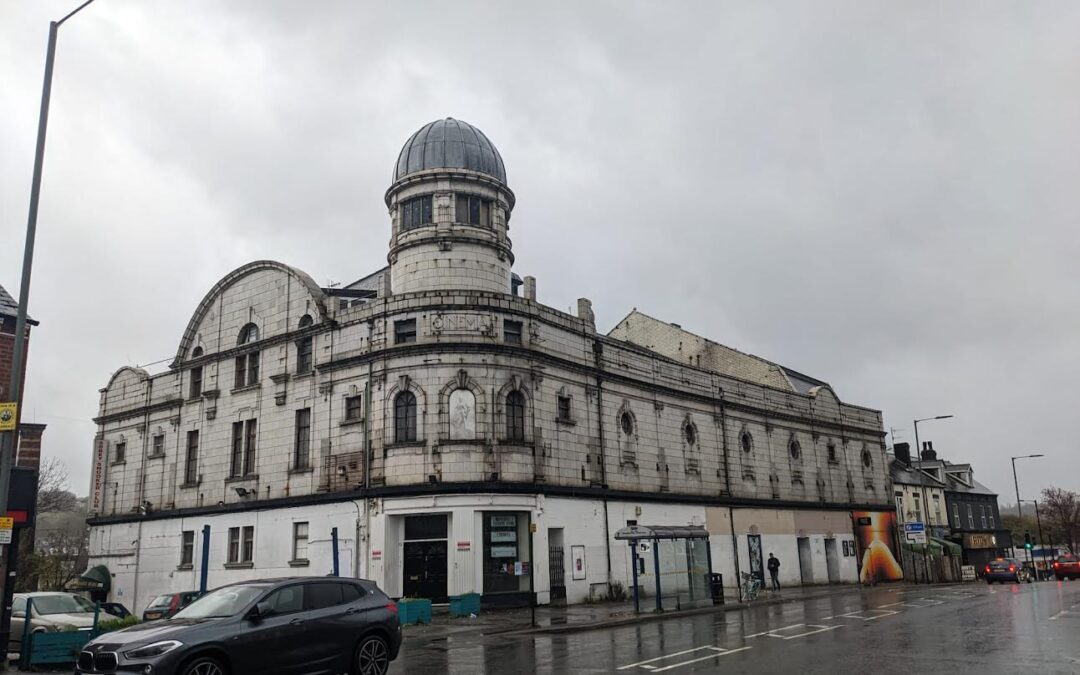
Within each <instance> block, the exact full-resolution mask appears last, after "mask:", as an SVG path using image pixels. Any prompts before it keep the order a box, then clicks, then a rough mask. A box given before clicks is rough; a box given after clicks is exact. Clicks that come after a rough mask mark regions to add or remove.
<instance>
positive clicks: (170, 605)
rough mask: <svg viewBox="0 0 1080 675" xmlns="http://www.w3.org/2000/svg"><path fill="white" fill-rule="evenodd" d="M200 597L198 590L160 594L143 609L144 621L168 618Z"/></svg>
mask: <svg viewBox="0 0 1080 675" xmlns="http://www.w3.org/2000/svg"><path fill="white" fill-rule="evenodd" d="M198 597H199V592H198V591H184V592H182V593H166V594H165V595H159V596H157V597H155V598H154V599H153V600H151V601H150V604H149V605H147V606H146V609H144V610H143V613H142V620H143V621H156V620H157V619H167V618H169V617H170V616H172V615H174V614H176V613H177V612H179V611H180V610H182V609H183V608H185V607H187V606H188V605H190V604H191V603H193V602H195V600H196V599H197V598H198Z"/></svg>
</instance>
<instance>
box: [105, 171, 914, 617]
mask: <svg viewBox="0 0 1080 675" xmlns="http://www.w3.org/2000/svg"><path fill="white" fill-rule="evenodd" d="M462 192H465V193H468V194H476V195H480V196H482V197H484V198H485V199H489V200H490V203H491V221H492V222H491V226H490V227H488V228H478V227H476V226H469V225H462V224H461V223H460V222H459V218H458V217H457V214H456V205H455V199H454V195H455V194H457V193H462ZM422 194H432V196H433V205H434V208H433V219H434V221H435V222H434V223H432V225H431V226H429V227H423V228H418V229H414V230H409V231H406V232H403V231H401V230H400V227H399V225H400V214H399V212H398V211H399V209H398V204H399V201H401V200H405V199H408V198H411V197H414V196H417V195H422ZM513 200H514V197H513V194H512V193H511V192H510V191H509V189H508V188H506V187H505V186H502V185H501V184H499V183H497V182H496V181H492V180H490V179H486V178H483V177H481V176H475V175H471V174H470V173H469V172H467V171H459V170H455V171H446V172H443V171H438V172H431V173H430V174H426V175H421V176H420V177H419V178H418V177H415V176H414V177H409V178H404V179H402V180H400V181H399V182H398V183H396V184H395V186H393V187H392V188H391V190H390V191H389V192H388V194H387V205H388V207H389V208H390V215H391V221H392V239H391V252H390V256H389V257H390V275H391V285H392V288H393V293H392V294H389V295H387V294H385V293H382V292H380V293H379V294H378V295H377V296H376V297H364V299H363V302H361V303H357V304H353V303H349V306H347V307H344V308H341V307H340V306H339V303H338V298H336V297H334V290H332V289H320V288H319V287H318V286H317V285H316V284H315V283H314V282H313V281H312V280H311V277H309V276H308V275H306V274H304V273H303V272H300V271H298V270H295V269H293V268H290V267H287V266H285V265H282V264H280V263H274V262H270V261H261V262H255V263H251V264H249V265H245V266H244V267H241V268H239V269H238V270H235V271H234V272H232V273H230V274H229V275H227V276H226V277H225V278H224V279H222V281H221V282H219V283H218V284H217V285H216V286H215V287H214V288H213V289H211V291H210V292H209V293H208V294H207V296H206V298H205V299H204V300H203V302H202V303H200V305H199V307H198V308H197V309H196V312H195V314H194V316H193V318H192V320H191V322H190V324H189V325H188V327H187V329H186V330H185V331H184V334H183V336H182V339H181V344H180V346H179V348H178V350H177V357H176V359H175V361H174V362H173V364H172V366H171V367H170V368H169V370H168V371H166V372H164V373H159V374H155V375H150V374H149V373H147V372H145V371H143V370H140V369H135V368H126V367H125V368H121V369H120V370H118V371H117V372H116V373H115V374H114V375H113V377H112V379H111V380H110V381H109V383H108V385H107V386H106V387H105V388H104V389H102V390H101V402H100V409H99V415H98V417H97V419H96V421H97V423H98V439H99V440H100V441H101V442H103V443H104V444H105V448H106V450H107V452H106V458H107V459H106V461H105V462H104V463H102V464H100V465H97V466H95V471H94V475H95V481H94V483H93V485H92V491H94V492H95V493H96V494H97V495H98V496H99V498H100V500H99V502H98V503H100V504H101V507H100V508H99V509H98V510H97V512H96V513H94V514H92V520H91V523H92V537H91V559H92V564H94V562H101V563H102V564H106V565H107V566H109V568H110V569H111V570H112V571H113V573H114V574H115V584H114V588H115V593H116V594H117V595H118V596H119V597H126V596H125V595H124V594H130V596H131V597H133V598H134V599H133V600H132V603H133V604H134V605H135V607H134V608H135V609H138V608H140V607H142V606H143V604H144V602H145V601H148V600H149V597H150V596H152V595H154V594H157V593H161V592H167V591H169V590H186V589H189V588H192V587H193V586H197V581H198V579H197V576H196V574H195V571H193V570H192V569H187V568H182V569H178V567H177V565H178V561H179V541H180V537H181V532H183V531H185V530H191V531H196V532H197V533H198V532H201V530H202V527H203V526H204V525H209V526H210V528H211V540H210V562H209V567H208V568H207V571H208V575H209V582H210V585H211V586H214V585H219V584H222V583H226V582H229V581H235V580H240V579H245V578H252V577H259V576H274V575H282V574H291V573H301V574H325V573H327V571H328V567H329V565H330V558H329V556H330V548H329V544H328V541H329V532H330V530H331V528H337V531H338V540H339V564H340V566H341V568H342V572H343V573H347V574H361V575H365V576H370V577H371V578H373V579H375V580H376V581H378V582H379V583H380V584H382V585H383V586H384V588H385V589H386V590H387V592H388V593H390V594H391V595H394V596H396V595H401V594H402V593H403V586H402V540H401V537H402V528H403V524H402V523H403V522H404V521H403V518H405V517H406V516H408V515H410V514H421V513H444V514H446V515H447V517H448V519H449V521H448V522H449V528H450V532H449V533H448V537H449V539H448V543H449V546H450V552H449V560H448V567H449V570H450V571H449V578H448V593H449V594H451V595H453V594H456V593H463V592H471V591H476V592H483V588H482V582H483V579H482V574H481V566H482V559H481V551H480V548H481V547H480V542H481V539H482V537H483V533H482V526H481V523H482V516H483V514H484V513H485V512H488V511H499V510H502V511H515V512H520V513H523V514H528V518H529V520H530V522H533V523H535V524H536V525H537V528H538V529H537V533H536V534H535V536H534V540H533V545H534V547H535V551H536V552H537V553H536V554H535V560H533V561H531V562H532V564H533V566H532V571H533V577H534V584H535V586H534V588H535V590H536V592H537V595H538V598H539V599H540V601H541V602H546V601H548V600H549V595H548V593H549V589H550V584H549V579H548V569H547V566H548V558H547V555H546V553H541V552H546V551H547V547H548V543H549V538H550V540H551V541H553V542H554V541H558V542H560V543H561V544H562V545H563V546H564V549H565V552H566V558H567V559H566V564H567V565H568V566H569V564H570V552H571V547H574V546H584V547H585V551H586V561H585V562H586V565H585V566H586V567H587V568H588V569H587V573H586V574H585V577H584V578H581V579H574V578H573V575H572V574H571V572H572V570H570V569H569V567H568V568H567V569H566V593H567V598H568V600H570V601H571V602H574V601H580V600H584V599H586V598H589V597H592V596H595V595H596V594H597V593H598V592H602V591H603V589H605V588H606V587H607V585H608V584H609V583H610V582H612V581H620V582H622V583H624V584H628V583H629V563H628V554H627V546H626V544H625V543H624V542H619V541H615V540H614V538H613V537H614V533H615V532H616V531H617V530H618V529H619V528H621V527H623V526H625V525H626V524H627V521H637V522H638V523H641V524H660V525H685V524H699V525H704V526H706V527H707V529H708V530H709V532H710V534H711V550H712V553H713V568H714V569H715V570H716V571H720V572H722V573H723V574H724V577H725V583H726V584H727V585H728V586H729V587H733V586H734V585H735V583H736V579H737V575H736V565H739V568H738V569H742V570H745V569H746V568H747V565H748V560H747V559H746V556H747V540H746V536H748V535H754V536H761V537H762V540H763V542H764V545H765V549H766V551H768V550H774V552H776V553H777V554H778V555H779V556H781V559H782V561H785V562H784V567H782V574H781V581H782V582H784V583H797V582H798V581H799V579H800V578H803V579H808V580H813V581H814V582H817V583H821V582H825V581H827V580H829V579H830V577H829V575H828V574H827V572H826V570H825V567H824V566H825V564H826V563H825V560H826V558H827V555H826V553H825V547H826V545H827V544H828V542H832V543H831V544H828V546H830V547H831V546H836V547H839V545H840V544H839V542H841V541H847V540H849V539H851V538H852V525H851V514H850V512H851V511H852V510H875V509H876V510H889V509H890V508H891V505H892V503H893V500H892V494H891V488H890V487H889V485H888V470H887V465H886V458H885V450H884V444H883V430H882V421H881V414H880V413H879V412H878V411H875V410H871V409H868V408H862V407H859V406H853V405H850V404H846V403H843V402H841V401H840V400H839V399H838V398H837V397H836V395H835V394H834V392H833V391H832V390H831V389H830V388H829V387H828V386H820V387H816V388H814V389H813V390H812V391H810V392H809V393H800V392H799V391H797V390H795V389H794V388H793V387H792V386H791V384H790V382H788V381H787V380H786V378H785V377H784V375H783V373H781V372H779V371H778V370H777V367H776V366H774V365H773V364H769V363H768V362H766V361H763V360H760V359H757V358H756V357H749V356H748V355H745V354H742V353H740V352H737V351H735V350H731V349H729V348H726V347H723V346H722V345H717V344H716V343H712V342H710V341H707V340H704V339H702V338H698V337H697V336H692V335H691V334H689V333H686V332H685V331H681V329H676V328H674V327H672V330H667V329H666V328H664V327H663V326H666V324H662V322H655V320H652V321H653V324H649V323H648V322H645V321H640V322H639V321H637V320H636V319H635V320H634V321H631V322H630V323H627V321H624V322H623V323H622V324H620V326H619V327H617V328H616V330H614V331H613V332H612V334H611V335H610V336H605V335H601V334H597V333H596V330H595V326H594V325H593V319H592V316H591V312H590V311H587V310H586V311H583V312H582V313H583V314H584V316H582V317H578V316H573V315H570V314H567V313H565V312H561V311H557V310H555V309H552V308H550V307H546V306H544V305H542V304H540V303H538V302H536V301H535V300H530V299H526V298H522V297H517V296H514V295H511V294H510V292H509V290H510V266H511V263H512V262H513V257H512V254H511V253H510V241H509V239H508V237H507V229H508V220H509V213H510V210H511V209H512V208H513ZM584 304H587V303H584ZM305 316H306V317H310V319H311V326H310V327H301V319H302V318H303V317H305ZM634 317H635V315H631V317H628V319H633V318H634ZM646 318H648V317H646ZM410 320H411V321H414V322H415V340H414V341H410V342H407V343H404V344H397V339H396V333H395V324H396V323H398V322H402V321H410ZM507 322H519V323H520V324H521V331H520V335H521V337H520V344H519V343H517V341H515V340H512V339H508V337H507V336H506V335H505V328H506V326H507ZM249 324H254V326H256V327H257V329H258V340H257V341H255V342H253V343H250V344H245V345H240V344H239V336H240V335H241V331H242V330H243V329H244V327H245V326H247V325H249ZM654 324H658V325H654ZM686 336H690V337H689V338H688V337H686ZM307 339H310V340H311V341H312V355H313V361H314V367H313V368H312V370H311V371H310V372H308V373H298V372H297V364H298V351H299V344H300V342H301V341H302V340H307ZM680 339H681V341H682V345H679V344H677V343H678V342H679V340H680ZM642 345H645V346H648V347H649V348H648V349H647V348H645V347H644V346H642ZM196 349H201V354H200V355H196V354H197V352H196ZM252 353H257V354H258V356H257V360H258V363H259V374H258V378H257V380H256V381H255V382H254V383H253V384H251V385H248V384H247V383H244V384H243V385H242V386H237V382H236V377H235V376H236V361H237V357H240V356H243V357H244V358H245V359H249V360H250V359H252V358H255V357H252V356H250V355H251V354H252ZM195 369H201V373H202V387H201V392H198V393H197V394H196V395H192V391H191V382H192V377H193V373H194V372H196V371H195ZM456 389H467V390H468V391H469V392H471V395H472V397H473V398H472V400H473V401H474V408H473V412H472V415H473V416H474V418H473V419H472V425H471V428H475V435H474V437H473V438H465V439H461V438H455V439H451V436H450V415H451V414H452V413H453V411H451V410H450V406H449V399H450V395H451V393H452V392H454V391H455V390H456ZM404 391H409V392H411V393H412V394H413V396H415V399H416V425H415V428H416V439H415V440H414V441H408V442H400V439H396V438H395V435H396V434H395V412H394V409H395V408H394V406H395V400H396V397H397V396H398V395H399V394H401V393H402V392H404ZM512 392H517V394H515V395H520V396H521V397H522V398H523V400H524V413H523V414H524V425H523V426H524V434H523V436H524V437H523V438H518V439H511V438H510V434H509V433H508V414H509V411H508V397H509V396H510V394H511V393H512ZM354 397H360V401H361V407H360V414H359V415H358V416H354V417H353V418H348V417H347V415H346V410H347V407H346V406H347V401H348V400H349V399H353V398H354ZM560 397H565V398H567V399H568V400H569V406H570V415H569V417H567V418H560V417H559V399H560ZM300 410H310V429H309V432H308V435H307V441H306V446H307V454H306V461H299V463H298V458H297V449H298V440H297V435H298V425H297V412H298V411H300ZM624 415H628V416H629V418H630V420H631V421H632V423H631V425H630V427H631V428H630V429H629V433H627V431H626V429H624V425H623V416H624ZM249 420H254V423H255V448H254V466H253V467H252V468H251V470H250V471H249V472H248V473H247V474H245V475H241V476H233V475H232V473H233V472H232V470H231V469H232V464H231V457H232V442H233V424H234V423H236V422H247V421H249ZM688 429H689V430H690V431H689V432H688ZM193 432H197V433H198V439H199V444H198V456H197V460H196V463H195V466H194V471H193V476H188V475H187V474H188V471H187V461H186V460H187V443H188V439H189V438H190V434H192V433H193ZM155 437H162V439H163V449H164V451H163V452H162V453H160V454H154V453H153V447H154V438H155ZM744 437H746V438H748V439H750V440H749V444H748V447H747V448H746V449H744V447H743V445H744V443H743V438H744ZM119 443H123V444H124V446H125V448H126V452H125V457H124V459H123V461H114V459H115V451H116V448H117V445H118V444H119ZM793 443H797V444H798V448H799V452H798V453H797V454H798V456H797V457H796V456H793V453H792V452H791V447H792V444H793ZM830 448H831V451H830ZM189 477H193V478H194V480H187V478H189ZM300 520H302V521H303V522H310V523H311V535H310V539H311V543H310V550H311V553H310V562H309V565H307V566H303V567H295V566H291V565H290V564H289V563H290V560H289V557H288V556H289V555H291V546H292V541H291V537H292V523H294V522H298V521H300ZM242 526H254V527H255V528H256V544H255V551H256V552H255V559H254V560H253V562H252V565H251V567H240V568H236V567H232V566H226V565H225V558H226V549H227V546H226V540H225V537H226V536H227V531H228V529H229V528H230V527H242ZM733 526H734V533H733V532H732V527H733ZM800 537H804V538H806V539H807V540H808V542H809V550H810V552H811V553H810V554H809V555H810V558H808V559H807V560H808V561H809V560H812V561H813V562H812V565H811V566H812V568H813V569H806V570H804V571H803V573H802V574H801V575H800V574H799V570H800V565H799V562H798V559H799V556H798V550H797V548H796V541H797V539H799V538H800ZM197 539H198V541H197V544H196V553H195V561H194V568H195V570H198V569H199V568H200V567H201V553H200V552H201V547H202V543H201V538H199V537H198V535H197ZM132 542H135V543H132ZM845 548H846V547H845ZM852 550H853V546H852ZM834 558H835V556H834ZM740 560H741V562H739V561H740ZM834 562H835V560H834ZM807 564H808V565H810V564H811V563H810V562H807ZM834 567H835V570H839V573H838V574H839V576H836V575H833V576H834V577H835V578H833V579H832V580H833V581H849V582H850V581H855V580H856V579H857V575H858V570H857V564H856V559H855V558H851V559H848V557H843V558H842V559H840V560H839V562H838V563H837V564H836V565H834ZM835 570H834V571H835Z"/></svg>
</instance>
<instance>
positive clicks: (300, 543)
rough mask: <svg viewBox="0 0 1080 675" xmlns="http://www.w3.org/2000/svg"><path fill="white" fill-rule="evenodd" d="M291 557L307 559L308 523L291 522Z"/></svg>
mask: <svg viewBox="0 0 1080 675" xmlns="http://www.w3.org/2000/svg"><path fill="white" fill-rule="evenodd" d="M292 531H293V537H292V541H293V544H292V559H293V560H307V556H308V524H307V523H293V530H292Z"/></svg>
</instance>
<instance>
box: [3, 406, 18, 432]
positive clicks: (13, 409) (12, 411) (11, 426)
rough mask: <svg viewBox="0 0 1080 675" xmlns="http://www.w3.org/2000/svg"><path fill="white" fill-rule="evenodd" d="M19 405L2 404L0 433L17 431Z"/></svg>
mask: <svg viewBox="0 0 1080 675" xmlns="http://www.w3.org/2000/svg"><path fill="white" fill-rule="evenodd" d="M18 411H19V404H18V403H0V431H15V420H16V418H18V414H17V413H18Z"/></svg>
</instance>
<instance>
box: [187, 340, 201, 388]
mask: <svg viewBox="0 0 1080 675" xmlns="http://www.w3.org/2000/svg"><path fill="white" fill-rule="evenodd" d="M202 355H203V348H202V347H196V348H195V349H193V350H191V358H193V359H197V358H199V357H200V356H202ZM200 396H202V366H195V367H194V368H192V369H191V387H190V389H189V391H188V398H198V397H200Z"/></svg>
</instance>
